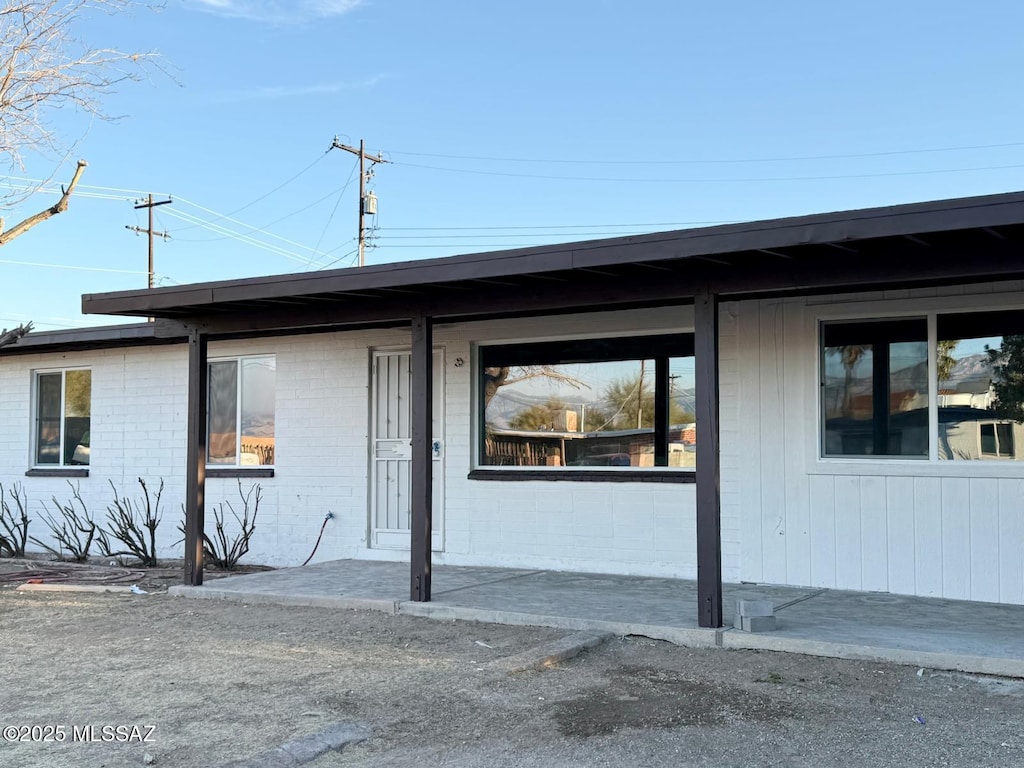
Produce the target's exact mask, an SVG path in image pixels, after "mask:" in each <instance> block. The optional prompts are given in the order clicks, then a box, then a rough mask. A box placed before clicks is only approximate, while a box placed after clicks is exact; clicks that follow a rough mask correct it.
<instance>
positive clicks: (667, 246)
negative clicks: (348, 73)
mask: <svg viewBox="0 0 1024 768" xmlns="http://www.w3.org/2000/svg"><path fill="white" fill-rule="evenodd" d="M1020 223H1024V192H1013V193H1007V194H1000V195H987V196H983V197H973V198H961V199H954V200H942V201H935V202H928V203H912V204H908V205H899V206H888V207H882V208H869V209H863V210H854V211H843V212H839V213H828V214H815V215H811V216H802V217H794V218H785V219H773V220H767V221H759V222H748V223H743V224H729V225H724V226H718V227H707V228H701V229H689V230H677V231H673V232H661V233H655V234H650V235H638V236H631V237H619V238H609V239H603V240H589V241H583V242H578V243H569V244H559V245H551V246H539V247H535V248H520V249H515V250H510V251H497V252H492V253H477V254H467V255H462V256H451V257H446V258H439V259H429V260H420V261H412V262H402V263H396V264H382V265H375V266H371V267H362V268H359V269H342V270H332V271H329V272H313V273H298V274H286V275H273V276H267V277H256V278H247V279H242V280H227V281H218V282H210V283H198V284H194V285H185V286H172V287H167V288H156V289H152V290H133V291H119V292H112V293H100V294H86V295H84V296H83V297H82V311H83V312H86V313H96V314H125V315H147V314H159V313H160V311H161V310H164V311H167V310H171V309H178V310H181V309H187V308H190V307H203V306H207V307H209V306H211V305H212V306H216V305H218V304H222V303H228V302H238V301H256V300H264V299H273V298H281V297H287V296H296V297H301V296H308V295H314V294H321V295H322V294H328V293H334V292H336V293H350V292H357V291H361V290H374V289H381V288H397V287H405V286H416V285H432V284H439V283H446V282H455V281H462V280H479V279H486V278H500V277H513V276H516V275H525V274H530V273H534V274H537V273H540V274H543V273H545V272H557V271H563V272H564V271H566V270H573V269H586V268H591V267H601V266H608V265H612V264H629V263H635V262H639V261H644V262H650V263H656V262H657V261H661V260H670V259H686V258H692V257H694V256H713V255H720V254H727V253H737V252H741V251H757V250H763V249H779V248H788V247H795V246H805V245H815V244H827V243H843V242H850V241H855V240H862V239H871V238H881V237H892V236H905V235H917V234H922V233H929V232H946V231H951V230H958V229H972V228H988V227H1000V226H1005V225H1010V224H1020Z"/></svg>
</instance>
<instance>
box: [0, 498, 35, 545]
mask: <svg viewBox="0 0 1024 768" xmlns="http://www.w3.org/2000/svg"><path fill="white" fill-rule="evenodd" d="M8 497H9V498H10V501H8V500H7V499H8ZM12 504H13V507H12ZM30 522H31V519H30V518H29V516H28V494H27V493H25V487H24V486H22V485H19V484H18V483H15V484H14V486H13V487H12V488H11V491H10V493H7V492H5V491H4V486H3V483H0V529H2V530H0V555H5V554H6V555H7V556H8V557H24V556H25V545H26V544H27V543H28V524H29V523H30Z"/></svg>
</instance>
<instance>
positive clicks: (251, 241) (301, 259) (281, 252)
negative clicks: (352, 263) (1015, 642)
mask: <svg viewBox="0 0 1024 768" xmlns="http://www.w3.org/2000/svg"><path fill="white" fill-rule="evenodd" d="M166 213H167V214H168V215H169V216H173V217H174V218H176V219H180V220H182V221H185V222H188V223H190V224H197V225H198V226H201V227H203V228H205V229H209V230H210V231H212V232H218V233H221V234H224V235H226V236H227V237H229V238H231V239H233V240H238V241H239V242H242V243H245V244H246V245H252V246H254V247H256V248H261V249H263V250H265V251H269V252H270V253H274V254H276V255H278V256H283V257H285V258H286V259H290V260H291V261H295V262H297V263H300V264H306V265H308V264H309V263H310V258H309V257H308V256H301V255H299V254H297V253H295V252H294V251H290V250H288V249H286V248H282V247H281V246H278V245H274V244H272V243H267V242H264V241H262V240H257V239H256V238H254V237H250V236H248V235H245V234H242V233H239V232H235V231H234V230H230V229H228V228H226V227H224V226H223V225H220V224H214V223H212V222H209V221H206V220H204V219H200V218H199V217H198V216H194V215H193V214H190V213H184V212H182V211H166ZM274 237H277V236H276V235H274ZM279 239H280V240H285V241H286V242H292V241H290V240H286V239H285V238H279ZM295 245H297V246H298V247H300V248H303V249H305V250H308V251H312V249H311V248H309V247H308V246H305V245H301V244H299V243H295ZM316 255H317V254H314V256H316Z"/></svg>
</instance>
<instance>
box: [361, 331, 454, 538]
mask: <svg viewBox="0 0 1024 768" xmlns="http://www.w3.org/2000/svg"><path fill="white" fill-rule="evenodd" d="M409 360H410V355H409V351H408V350H400V351H381V352H374V354H373V406H372V408H373V410H372V432H373V435H372V442H373V455H372V456H371V459H370V546H371V547H373V548H377V549H409V543H410V536H411V534H410V495H409V470H410V468H411V463H412V436H411V432H410V415H411V414H410V402H411V399H410V398H411V391H410V384H411V374H410V368H409ZM433 362H434V398H433V434H434V438H433V457H434V466H433V468H432V474H433V493H434V498H433V526H432V528H431V547H432V548H433V549H434V550H435V551H440V550H441V548H442V531H443V529H444V526H443V520H444V506H443V500H444V493H443V483H444V431H443V430H444V412H443V403H444V352H443V350H440V349H435V350H434V361H433Z"/></svg>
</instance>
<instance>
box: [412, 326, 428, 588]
mask: <svg viewBox="0 0 1024 768" xmlns="http://www.w3.org/2000/svg"><path fill="white" fill-rule="evenodd" d="M433 335H434V334H433V320H432V319H431V318H430V317H425V316H423V315H418V316H417V317H414V318H413V320H412V355H411V360H410V364H411V366H412V387H411V390H412V391H411V395H410V396H411V399H412V402H411V404H410V407H411V411H412V417H411V419H410V426H411V432H412V468H411V482H410V488H409V497H410V502H409V503H410V506H411V511H412V526H411V527H412V542H411V546H412V550H411V553H410V557H409V566H410V577H411V578H410V585H409V599H410V600H413V601H414V602H418V603H429V602H430V543H431V542H430V532H431V528H432V520H433V509H432V502H433V496H434V489H433V472H432V470H433V466H432V465H433V451H432V450H431V449H432V444H433V414H432V413H431V410H432V405H433V402H434V394H433V388H434V372H433V367H434V343H433Z"/></svg>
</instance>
